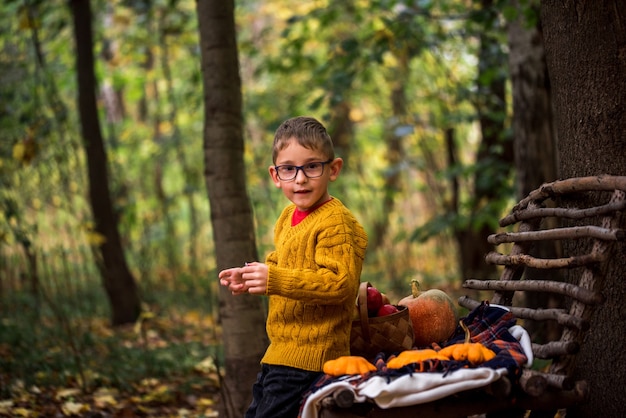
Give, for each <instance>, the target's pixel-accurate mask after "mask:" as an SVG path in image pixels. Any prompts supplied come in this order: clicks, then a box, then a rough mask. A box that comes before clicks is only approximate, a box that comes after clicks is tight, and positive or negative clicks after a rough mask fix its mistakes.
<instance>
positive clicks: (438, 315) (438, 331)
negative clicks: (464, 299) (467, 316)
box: [398, 279, 458, 347]
mask: <svg viewBox="0 0 626 418" xmlns="http://www.w3.org/2000/svg"><path fill="white" fill-rule="evenodd" d="M411 293H412V294H411V295H410V296H407V297H405V298H403V299H402V300H400V302H398V305H402V306H406V307H407V308H408V309H409V315H410V317H411V323H412V324H413V331H414V338H415V340H414V341H415V346H416V347H428V346H430V345H431V344H432V343H440V342H443V341H445V340H447V339H448V338H449V337H450V336H451V335H452V333H453V332H454V330H455V328H456V324H457V320H458V317H457V312H456V308H455V307H454V303H453V302H452V299H451V298H450V296H448V295H447V294H446V293H445V292H444V291H442V290H439V289H430V290H427V291H425V292H420V288H419V282H418V281H417V280H416V279H413V280H411Z"/></svg>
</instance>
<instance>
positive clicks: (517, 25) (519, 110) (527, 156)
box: [507, 1, 562, 341]
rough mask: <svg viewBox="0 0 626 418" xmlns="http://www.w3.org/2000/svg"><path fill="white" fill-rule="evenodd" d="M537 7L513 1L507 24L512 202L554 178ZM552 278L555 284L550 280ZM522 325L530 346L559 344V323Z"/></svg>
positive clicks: (542, 245)
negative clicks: (533, 343)
mask: <svg viewBox="0 0 626 418" xmlns="http://www.w3.org/2000/svg"><path fill="white" fill-rule="evenodd" d="M538 3H539V2H528V3H524V5H523V6H522V5H521V4H520V2H519V1H515V2H512V3H511V5H512V7H513V9H512V10H511V12H512V16H510V18H511V21H510V22H509V23H508V29H507V34H508V41H509V68H510V72H511V84H512V90H513V120H512V126H513V144H514V148H515V172H516V174H517V176H516V179H517V187H516V189H517V190H516V192H517V197H518V199H521V198H523V197H525V196H526V195H527V194H528V193H529V192H530V191H532V190H533V189H536V188H537V187H539V186H541V184H542V183H545V182H548V181H554V180H556V179H557V174H556V171H557V164H556V163H557V161H556V132H555V123H554V118H553V112H552V102H551V90H550V81H549V79H548V69H547V67H546V58H545V50H544V47H543V35H542V33H541V27H540V24H539V4H538ZM531 251H532V252H531V254H532V255H533V256H535V257H539V258H556V257H557V254H559V253H560V251H561V247H560V244H559V241H541V242H539V243H537V245H535V246H534V247H533V249H532V250H531ZM541 274H545V273H541V270H534V269H531V268H527V269H526V270H525V278H526V279H529V280H532V279H534V278H537V277H536V276H537V275H541ZM553 279H557V278H556V277H553ZM524 296H525V299H526V302H525V306H528V307H535V308H537V307H548V306H559V305H560V304H561V302H560V301H561V299H562V298H559V297H557V296H555V295H547V294H542V293H540V292H528V293H526V294H525V295H524ZM541 324H542V327H538V325H539V323H535V321H532V320H529V321H528V322H527V323H525V326H526V328H527V330H528V331H529V332H530V333H531V334H532V335H533V341H547V340H555V339H558V335H557V334H558V333H559V332H560V327H559V326H558V324H556V323H553V324H548V327H545V325H546V324H545V322H543V321H542V322H541Z"/></svg>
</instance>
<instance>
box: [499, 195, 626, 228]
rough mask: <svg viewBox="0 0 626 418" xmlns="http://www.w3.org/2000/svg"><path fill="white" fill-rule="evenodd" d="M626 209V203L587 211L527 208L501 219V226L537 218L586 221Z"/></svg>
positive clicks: (592, 208)
mask: <svg viewBox="0 0 626 418" xmlns="http://www.w3.org/2000/svg"><path fill="white" fill-rule="evenodd" d="M624 209H626V201H621V202H610V203H607V204H606V205H602V206H594V207H591V208H585V209H574V208H536V209H530V208H526V209H523V210H519V211H515V212H512V213H511V214H510V215H507V216H505V217H504V218H502V219H500V222H499V223H500V226H502V227H505V226H509V225H513V224H516V223H517V222H520V221H527V220H530V219H537V218H548V217H558V218H566V219H584V218H590V217H592V216H601V215H606V214H611V213H613V212H617V211H622V210H624Z"/></svg>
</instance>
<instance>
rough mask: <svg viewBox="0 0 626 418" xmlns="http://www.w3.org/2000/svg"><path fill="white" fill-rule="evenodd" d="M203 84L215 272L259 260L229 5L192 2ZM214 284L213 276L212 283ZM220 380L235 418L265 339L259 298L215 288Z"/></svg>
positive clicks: (226, 410) (226, 409) (225, 407)
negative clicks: (221, 359)
mask: <svg viewBox="0 0 626 418" xmlns="http://www.w3.org/2000/svg"><path fill="white" fill-rule="evenodd" d="M197 13H198V21H199V30H200V47H201V55H202V72H203V84H204V106H205V115H204V118H205V120H204V123H205V127H204V161H205V180H206V186H207V191H208V195H209V201H210V208H211V223H212V226H213V235H214V237H213V239H214V242H215V254H216V257H217V268H218V270H221V269H224V268H227V267H233V266H240V265H243V263H244V262H246V261H254V260H256V259H257V251H256V243H255V235H254V224H253V216H252V208H251V205H250V201H249V199H248V195H247V193H246V190H247V189H246V170H245V166H244V162H243V151H244V150H243V148H244V143H243V117H242V103H241V102H242V98H241V80H240V76H239V61H238V55H237V54H238V49H237V43H236V37H235V18H234V3H233V0H226V1H224V0H201V1H198V2H197ZM215 280H217V278H215ZM219 297H220V308H219V313H220V321H221V324H222V332H223V339H224V353H225V364H226V376H225V381H224V385H223V386H222V401H223V402H222V404H221V405H220V408H221V409H222V410H221V411H220V416H222V415H224V414H225V415H224V416H227V417H233V418H235V417H237V418H238V417H241V416H242V415H243V412H244V411H245V410H246V408H247V406H248V405H249V403H250V400H251V393H252V384H253V383H254V381H255V378H256V374H257V372H258V371H259V361H260V359H261V357H262V355H263V352H264V351H265V349H266V347H267V344H268V340H267V334H266V332H265V318H264V315H263V310H262V303H261V302H262V299H261V298H259V297H258V296H252V295H242V296H236V297H234V296H232V295H231V294H230V292H229V291H228V289H226V288H222V287H220V294H219Z"/></svg>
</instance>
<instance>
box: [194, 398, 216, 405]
mask: <svg viewBox="0 0 626 418" xmlns="http://www.w3.org/2000/svg"><path fill="white" fill-rule="evenodd" d="M197 405H198V406H202V407H207V406H213V405H215V401H214V400H213V399H211V398H200V399H198V402H197Z"/></svg>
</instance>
